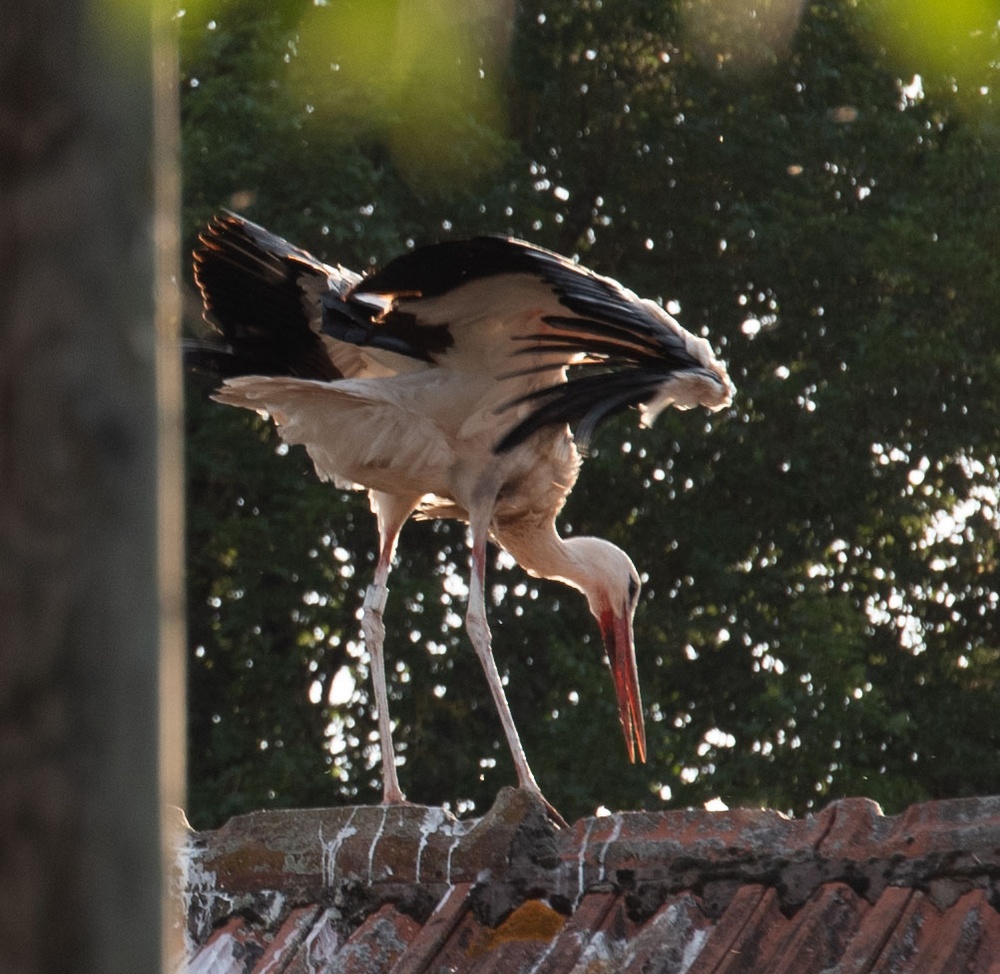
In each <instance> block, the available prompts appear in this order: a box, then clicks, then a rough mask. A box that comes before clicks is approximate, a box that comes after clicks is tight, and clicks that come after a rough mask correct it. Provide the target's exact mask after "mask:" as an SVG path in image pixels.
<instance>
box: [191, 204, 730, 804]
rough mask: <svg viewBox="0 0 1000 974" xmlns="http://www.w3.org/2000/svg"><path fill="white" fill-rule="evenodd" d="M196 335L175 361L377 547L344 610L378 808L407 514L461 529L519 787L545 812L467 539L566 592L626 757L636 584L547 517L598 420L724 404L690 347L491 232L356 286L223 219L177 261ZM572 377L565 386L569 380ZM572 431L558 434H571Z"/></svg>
mask: <svg viewBox="0 0 1000 974" xmlns="http://www.w3.org/2000/svg"><path fill="white" fill-rule="evenodd" d="M194 263H195V278H196V281H197V283H198V287H199V289H200V291H201V294H202V298H203V300H204V305H205V318H206V320H207V321H208V322H209V323H210V324H211V325H212V326H213V327H214V328H215V329H216V332H217V335H216V336H215V337H212V338H208V339H203V340H198V341H193V342H190V343H189V344H188V348H187V352H188V358H189V361H190V362H191V363H192V364H193V365H195V366H200V367H202V368H207V369H209V370H211V371H213V372H215V373H216V374H217V375H219V376H220V377H221V378H223V380H224V381H223V383H222V385H221V386H220V387H219V389H218V390H217V392H216V393H215V398H216V399H218V400H219V401H220V402H223V403H228V404H230V405H233V406H241V407H244V408H246V409H253V410H258V411H260V410H263V411H266V413H267V414H268V415H269V416H270V417H271V418H272V419H273V421H274V422H275V424H276V425H277V427H278V430H279V432H280V434H281V436H282V438H283V439H284V440H285V442H287V443H300V444H302V445H304V446H305V448H306V450H307V452H308V454H309V456H310V457H311V458H312V461H313V464H314V466H315V468H316V472H317V474H318V475H319V476H320V478H321V479H323V480H329V481H333V482H334V483H336V484H338V485H341V486H350V487H356V488H360V489H366V490H367V491H368V495H369V499H370V503H371V507H372V511H373V512H374V514H375V516H376V518H377V520H378V529H379V538H380V548H379V556H378V562H377V565H376V569H375V577H374V581H373V583H372V584H371V586H369V588H368V590H367V592H366V595H365V599H364V607H363V613H362V630H363V633H364V637H365V640H366V642H367V645H368V650H369V653H370V655H371V664H372V679H373V683H374V689H375V700H376V706H377V709H378V725H379V741H380V744H381V749H382V784H383V801H384V802H385V803H394V802H401V801H403V800H404V799H403V792H402V790H401V789H400V786H399V782H398V780H397V776H396V768H395V761H394V760H393V745H392V729H391V724H390V721H389V707H388V696H387V693H386V683H385V663H384V657H383V642H384V639H385V631H384V627H383V624H382V613H383V610H384V608H385V602H386V597H387V594H388V589H387V582H388V579H389V572H390V568H391V564H392V559H393V555H394V552H395V549H396V541H397V538H398V536H399V532H400V530H401V529H402V527H403V524H404V523H405V522H406V521H407V519H408V518H409V517H410V515H411V514H413V513H415V512H416V513H417V514H418V515H420V516H425V517H437V518H456V519H458V520H461V521H464V522H466V523H467V524H468V525H469V537H470V547H471V563H472V572H471V580H470V583H469V597H468V609H467V613H466V630H467V632H468V634H469V638H470V640H471V642H472V644H473V646H474V647H475V650H476V653H477V654H478V656H479V659H480V661H481V663H482V666H483V669H484V671H485V673H486V679H487V682H488V684H489V687H490V690H491V692H492V694H493V699H494V702H495V704H496V707H497V711H498V713H499V715H500V721H501V724H502V725H503V730H504V734H505V735H506V737H507V743H508V745H509V747H510V750H511V754H512V755H513V758H514V767H515V769H516V772H517V779H518V783H519V785H520V786H521V787H522V788H525V789H527V790H528V791H530V792H532V793H533V794H534V795H535V796H537V797H538V798H539V799H540V800H541V801H542V802H543V803H544V804H545V806H546V807H547V808H548V809H549V812H550V814H551V815H552V816H553V818H555V819H556V820H559V815H558V813H557V812H556V811H555V809H554V808H552V806H551V805H549V803H548V802H546V801H545V799H544V797H543V796H542V793H541V790H540V788H539V786H538V784H537V782H536V781H535V778H534V775H533V774H532V772H531V769H530V767H529V766H528V760H527V758H526V756H525V753H524V749H523V748H522V746H521V742H520V739H519V737H518V733H517V728H516V727H515V726H514V720H513V718H512V717H511V713H510V709H509V707H508V705H507V700H506V696H505V694H504V690H503V685H502V683H501V679H500V674H499V673H498V672H497V668H496V664H495V663H494V661H493V654H492V647H491V636H490V630H489V625H488V622H487V618H486V600H485V575H486V560H487V559H486V542H487V539H489V538H492V539H493V540H494V541H495V542H496V543H497V544H498V545H500V547H501V548H503V549H504V550H506V551H507V552H508V553H509V554H510V555H511V556H512V557H513V558H514V559H515V560H516V561H517V562H518V563H519V564H520V565H521V567H522V568H524V569H525V570H526V571H527V572H529V573H530V574H532V575H537V576H541V577H544V578H550V579H556V580H558V581H561V582H563V583H565V584H566V585H569V586H571V587H573V588H575V589H578V590H579V591H580V592H582V593H583V594H584V595H585V596H586V599H587V603H588V605H589V607H590V611H591V612H592V613H593V615H594V618H595V619H596V620H597V624H598V626H599V627H600V630H601V635H602V636H603V639H604V645H605V649H606V651H607V655H608V659H609V661H610V664H611V670H612V675H613V677H614V686H615V693H616V695H617V699H618V712H619V718H620V721H621V727H622V731H623V733H624V736H625V745H626V748H627V750H628V755H629V758H630V759H631V760H633V761H634V760H636V758H638V759H639V760H645V756H646V737H645V730H644V724H643V716H642V704H641V699H640V695H639V679H638V675H637V672H636V663H635V650H634V646H633V640H632V616H633V614H634V612H635V607H636V604H637V601H638V597H639V575H638V573H637V572H636V569H635V566H634V565H633V564H632V562H631V560H630V559H629V557H628V555H626V554H625V552H623V551H622V550H621V549H620V548H618V547H616V546H615V545H613V544H611V543H610V542H608V541H604V540H602V539H600V538H585V537H573V538H565V539H564V538H562V537H560V536H559V534H558V532H557V530H556V527H555V519H556V516H557V515H558V513H559V511H560V510H561V508H562V506H563V504H564V502H565V500H566V497H567V496H568V494H569V492H570V491H571V490H572V488H573V485H574V483H575V482H576V478H577V475H578V473H579V469H580V463H581V456H580V452H579V450H578V448H577V447H578V444H582V445H584V446H585V445H586V443H587V442H588V441H589V440H590V438H591V436H592V435H593V432H594V430H595V428H596V427H597V426H598V424H599V423H600V422H601V421H603V420H604V419H606V418H607V417H608V416H611V415H612V414H614V413H617V412H620V411H621V410H624V409H626V408H627V407H629V406H633V407H638V409H639V410H640V416H641V420H642V422H643V423H644V424H646V425H649V424H650V423H652V422H653V421H654V420H655V419H656V416H657V414H658V413H659V412H661V411H662V410H663V409H665V408H666V407H667V406H671V405H672V406H676V407H677V408H680V409H690V408H692V407H694V406H699V405H700V406H704V407H706V408H708V409H711V410H717V409H722V408H724V407H725V406H728V405H729V404H730V402H731V401H732V395H733V391H734V390H733V386H732V383H731V382H730V381H729V376H728V375H727V373H726V369H725V366H724V365H723V364H722V363H721V362H719V361H718V360H717V359H716V358H715V356H714V355H713V353H712V350H711V348H710V346H709V344H708V342H707V341H705V339H703V338H699V337H696V336H694V335H691V334H689V333H688V332H687V331H685V330H684V329H683V328H682V327H681V326H680V325H679V324H678V323H677V322H676V321H675V320H674V319H673V318H672V317H671V316H670V315H669V314H667V312H666V311H664V310H663V308H661V307H660V306H659V305H658V304H656V303H655V302H652V301H647V300H642V299H640V298H638V297H637V296H636V295H635V294H633V293H632V292H631V291H628V290H626V289H625V288H623V287H622V286H621V285H620V284H618V283H617V282H615V281H613V280H610V279H609V278H606V277H601V276H599V275H597V274H594V273H593V272H591V271H588V270H586V269H585V268H583V267H580V266H579V265H577V264H575V263H573V262H572V261H570V260H567V259H566V258H564V257H560V256H559V255H557V254H554V253H551V252H550V251H547V250H542V249H541V248H539V247H535V246H532V245H531V244H528V243H524V242H523V241H520V240H513V239H510V238H508V237H477V238H475V239H473V240H466V241H447V242H445V243H440V244H436V245H431V246H427V247H419V248H417V249H415V250H413V251H412V252H410V253H407V254H405V255H403V256H401V257H398V258H397V259H396V260H394V261H392V262H391V263H389V264H388V265H386V266H385V267H384V268H383V269H382V270H380V271H377V272H375V273H373V274H371V275H370V276H367V277H361V276H359V275H357V274H354V273H353V272H351V271H348V270H346V269H344V268H342V267H331V266H328V265H326V264H323V263H321V262H319V261H318V260H316V259H315V258H314V257H312V256H311V255H310V254H308V253H307V252H306V251H304V250H301V249H299V248H298V247H294V246H292V245H291V244H289V243H288V242H287V241H285V240H282V239H281V238H280V237H276V236H275V235H274V234H272V233H270V232H268V231H267V230H265V229H263V228H262V227H259V226H257V225H255V224H253V223H250V222H249V221H247V220H244V219H242V218H241V217H238V216H236V215H234V214H224V215H221V216H217V217H215V218H214V219H213V220H212V221H211V223H210V224H209V226H208V228H207V229H206V230H205V231H204V232H203V233H202V235H201V238H200V243H199V246H198V248H197V250H196V251H195V255H194ZM571 366H572V370H570V367H571ZM571 430H572V431H571Z"/></svg>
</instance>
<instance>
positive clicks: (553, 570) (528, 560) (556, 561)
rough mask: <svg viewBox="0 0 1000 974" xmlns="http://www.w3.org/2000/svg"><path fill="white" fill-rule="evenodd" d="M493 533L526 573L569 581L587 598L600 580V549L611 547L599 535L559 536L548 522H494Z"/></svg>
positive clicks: (558, 580)
mask: <svg viewBox="0 0 1000 974" xmlns="http://www.w3.org/2000/svg"><path fill="white" fill-rule="evenodd" d="M494 533H495V534H496V538H497V541H499V542H500V544H501V546H502V547H503V548H505V549H506V550H507V551H508V552H509V553H510V554H511V555H512V556H513V558H514V560H515V561H516V562H517V563H518V564H519V565H520V566H521V567H522V568H523V569H524V570H525V571H526V572H528V574H530V575H537V576H538V577H540V578H548V579H551V580H553V581H557V582H562V583H564V584H566V585H569V586H571V587H572V588H575V589H577V590H578V591H580V592H583V594H584V595H586V596H587V598H588V600H589V599H590V598H591V596H592V595H593V594H595V588H596V587H597V585H598V584H599V582H600V578H601V564H600V562H601V557H600V556H601V552H602V551H603V550H604V549H605V548H614V546H613V545H612V544H611V543H610V542H609V541H603V540H601V539H600V538H562V537H560V535H559V533H558V532H557V531H556V529H555V525H554V524H552V523H551V522H548V523H546V524H541V525H534V526H532V527H530V528H529V527H528V525H526V524H525V523H524V522H517V523H516V524H515V525H513V526H511V527H507V528H503V527H500V526H497V528H496V529H495V532H494ZM614 550H615V552H616V553H617V552H618V550H619V549H617V548H614Z"/></svg>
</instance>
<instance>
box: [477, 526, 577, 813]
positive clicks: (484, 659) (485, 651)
mask: <svg viewBox="0 0 1000 974" xmlns="http://www.w3.org/2000/svg"><path fill="white" fill-rule="evenodd" d="M470 533H471V538H472V545H471V546H472V578H471V581H470V582H469V606H468V610H467V612H466V615H465V628H466V630H467V631H468V633H469V639H470V640H471V641H472V645H473V646H474V647H475V649H476V654H477V655H478V656H479V662H480V663H481V664H482V666H483V670H484V671H485V673H486V682H487V683H488V684H489V686H490V692H491V693H492V694H493V702H494V703H495V704H496V708H497V713H498V714H499V715H500V723H501V724H502V725H503V731H504V734H505V735H506V737H507V745H508V747H509V748H510V753H511V756H512V757H513V759H514V770H515V771H516V772H517V782H518V785H519V786H520V787H521V788H524V789H525V790H526V791H529V792H531V793H532V794H533V795H535V797H536V798H538V800H539V801H540V802H541V803H542V804H543V805H544V806H545V808H546V810H547V811H548V813H549V815H550V817H551V818H552V819H553V821H555V822H556V824H558V825H562V826H565V825H566V821H565V819H563V817H562V816H561V815H560V814H559V812H558V811H556V809H555V808H554V807H553V806H552V805H551V804H550V803H549V802H548V801H547V800H546V798H545V796H544V795H543V794H542V790H541V788H539V787H538V782H537V781H535V776H534V775H533V774H532V773H531V768H530V767H529V766H528V758H527V756H526V755H525V753H524V747H523V746H522V744H521V738H520V736H519V735H518V733H517V727H515V725H514V717H513V715H512V714H511V712H510V706H509V704H508V703H507V695H506V694H505V693H504V689H503V681H502V680H501V678H500V672H499V670H497V664H496V661H495V660H494V659H493V646H492V637H491V635H490V627H489V623H488V621H487V619H486V538H487V534H488V531H487V530H486V529H485V528H481V529H478V530H477V527H476V526H475V525H472V527H471V528H470Z"/></svg>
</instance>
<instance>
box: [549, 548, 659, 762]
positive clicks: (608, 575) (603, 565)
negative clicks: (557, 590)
mask: <svg viewBox="0 0 1000 974" xmlns="http://www.w3.org/2000/svg"><path fill="white" fill-rule="evenodd" d="M566 543H567V546H569V547H570V548H572V552H573V560H574V561H575V562H576V563H577V564H578V565H579V566H580V569H581V573H580V575H579V577H577V578H575V579H573V580H572V581H571V582H570V584H573V585H575V586H576V587H577V588H579V589H580V590H581V591H582V592H583V593H584V595H586V596H587V603H588V604H589V605H590V611H591V612H592V613H593V615H594V618H595V619H596V620H597V624H598V626H599V627H600V629H601V636H602V637H603V639H604V649H605V652H606V653H607V655H608V662H609V663H610V664H611V675H612V676H613V677H614V681H615V694H616V695H617V697H618V718H619V720H620V721H621V725H622V733H623V734H624V735H625V746H626V747H627V748H628V756H629V760H631V761H633V762H634V761H635V760H636V758H637V757H638V759H639V760H640V761H645V760H646V730H645V725H644V723H643V719H642V699H641V698H640V696H639V675H638V672H637V670H636V665H635V644H634V642H633V639H632V616H633V615H634V614H635V607H636V605H637V604H638V601H639V588H640V582H639V573H638V572H637V571H636V570H635V565H633V564H632V559H631V558H629V556H628V555H626V554H625V552H624V551H622V550H621V548H618V547H617V546H615V545H613V544H611V542H610V541H604V540H603V539H601V538H569V539H567V542H566Z"/></svg>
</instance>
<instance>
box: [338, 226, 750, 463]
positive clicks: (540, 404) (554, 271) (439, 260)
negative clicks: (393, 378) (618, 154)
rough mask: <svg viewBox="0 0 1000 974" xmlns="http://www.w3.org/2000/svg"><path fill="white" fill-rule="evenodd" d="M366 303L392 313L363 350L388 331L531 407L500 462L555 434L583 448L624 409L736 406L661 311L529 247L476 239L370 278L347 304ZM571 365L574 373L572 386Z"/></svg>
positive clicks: (717, 368)
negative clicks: (381, 304)
mask: <svg viewBox="0 0 1000 974" xmlns="http://www.w3.org/2000/svg"><path fill="white" fill-rule="evenodd" d="M364 295H375V296H378V297H379V298H381V299H383V300H384V301H386V302H387V307H386V310H385V311H384V312H383V313H382V314H381V315H380V316H378V318H377V319H373V320H372V322H371V324H370V326H369V328H368V331H367V332H366V334H365V335H364V336H363V339H361V340H362V341H364V342H365V343H367V344H369V345H374V346H378V345H379V344H380V342H381V341H382V338H381V336H382V334H383V332H382V329H386V332H385V334H388V333H391V334H392V336H393V340H394V341H396V342H403V343H404V344H406V345H407V346H408V347H410V348H413V349H416V350H418V351H419V354H421V355H422V356H423V357H425V358H426V359H427V360H428V361H433V362H434V363H435V364H436V365H438V366H439V367H442V368H453V369H466V370H482V371H484V372H486V373H489V374H491V375H493V376H494V377H495V378H498V379H503V380H506V381H508V382H509V383H510V386H511V398H510V405H511V406H513V405H520V404H524V403H531V404H532V406H533V408H532V410H531V412H530V414H529V415H528V417H527V418H526V419H524V420H522V421H521V422H519V423H517V424H516V425H515V426H514V427H513V428H512V429H510V430H509V431H508V432H507V433H506V434H505V435H504V437H503V438H502V439H501V440H500V441H499V443H498V444H497V450H498V451H503V450H507V449H510V448H511V447H513V446H516V445H517V444H518V443H521V442H523V441H524V440H525V439H527V438H528V437H529V436H531V435H532V433H534V432H536V431H537V430H539V429H541V428H542V427H544V426H546V425H549V424H553V423H570V424H573V425H574V426H575V428H576V436H577V439H578V440H580V441H581V442H583V443H586V441H587V440H588V439H589V437H590V435H591V433H592V432H593V430H594V429H595V428H596V426H597V425H598V423H600V422H601V420H603V419H605V418H606V417H608V416H610V415H612V414H614V413H616V412H619V411H620V410H622V409H625V408H626V407H628V406H639V407H640V408H641V409H642V411H643V421H644V422H646V423H649V422H652V420H653V419H655V417H656V415H657V413H659V411H660V410H662V409H663V408H664V407H665V406H668V405H676V406H679V407H681V408H689V407H691V406H695V405H703V406H707V407H708V408H710V409H720V408H722V407H724V406H727V405H728V404H729V403H730V402H731V397H732V392H733V388H732V384H731V383H730V381H729V377H728V375H727V373H726V370H725V366H723V365H722V364H721V363H720V362H719V361H717V360H716V358H715V356H714V355H713V354H712V350H711V348H710V347H709V345H708V343H707V342H706V341H705V340H704V339H703V338H699V337H696V336H694V335H692V334H690V333H689V332H687V331H685V330H684V329H683V328H682V327H681V326H680V325H679V324H678V323H677V322H676V321H675V320H674V319H673V318H672V317H671V316H670V315H669V314H667V312H666V311H664V310H663V308H661V307H660V306H659V305H658V304H656V303H655V302H653V301H648V300H643V299H640V298H639V297H637V296H636V295H635V294H633V293H632V292H631V291H628V290H626V289H625V288H623V287H622V286H621V285H620V284H619V283H617V282H616V281H613V280H611V279H610V278H607V277H602V276H600V275H598V274H595V273H593V272H592V271H589V270H587V269H585V268H583V267H581V266H580V265H579V264H576V263H574V262H573V261H570V260H567V259H566V258H565V257H561V256H559V255H558V254H555V253H552V252H551V251H548V250H544V249H542V248H540V247H535V246H533V245H532V244H528V243H525V242H524V241H520V240H515V239H512V238H508V237H478V238H475V239H473V240H468V241H448V242H445V243H439V244H435V245H431V246H426V247H422V248H419V249H418V250H415V251H414V252H412V253H410V254H406V255H404V256H402V257H399V258H397V259H396V260H394V261H392V262H391V263H390V264H388V265H387V266H386V267H385V268H384V269H383V270H381V271H379V272H377V273H375V274H373V275H372V276H370V277H366V278H364V279H363V280H362V281H361V282H360V283H358V284H357V285H355V286H354V287H353V288H352V289H351V292H350V295H349V300H352V299H357V298H358V297H360V296H364ZM327 324H328V326H330V327H332V328H333V329H334V332H335V333H336V325H335V324H334V323H333V322H332V321H330V322H328V323H327ZM338 337H344V338H347V337H348V336H347V335H346V334H344V333H343V332H341V333H340V334H338ZM349 340H357V336H351V338H350V339H349ZM569 366H579V368H577V369H574V370H572V372H571V373H570V374H569V375H567V368H568V367H569ZM539 376H545V377H547V378H548V381H546V382H541V383H540V382H539V381H538V378H539Z"/></svg>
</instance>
